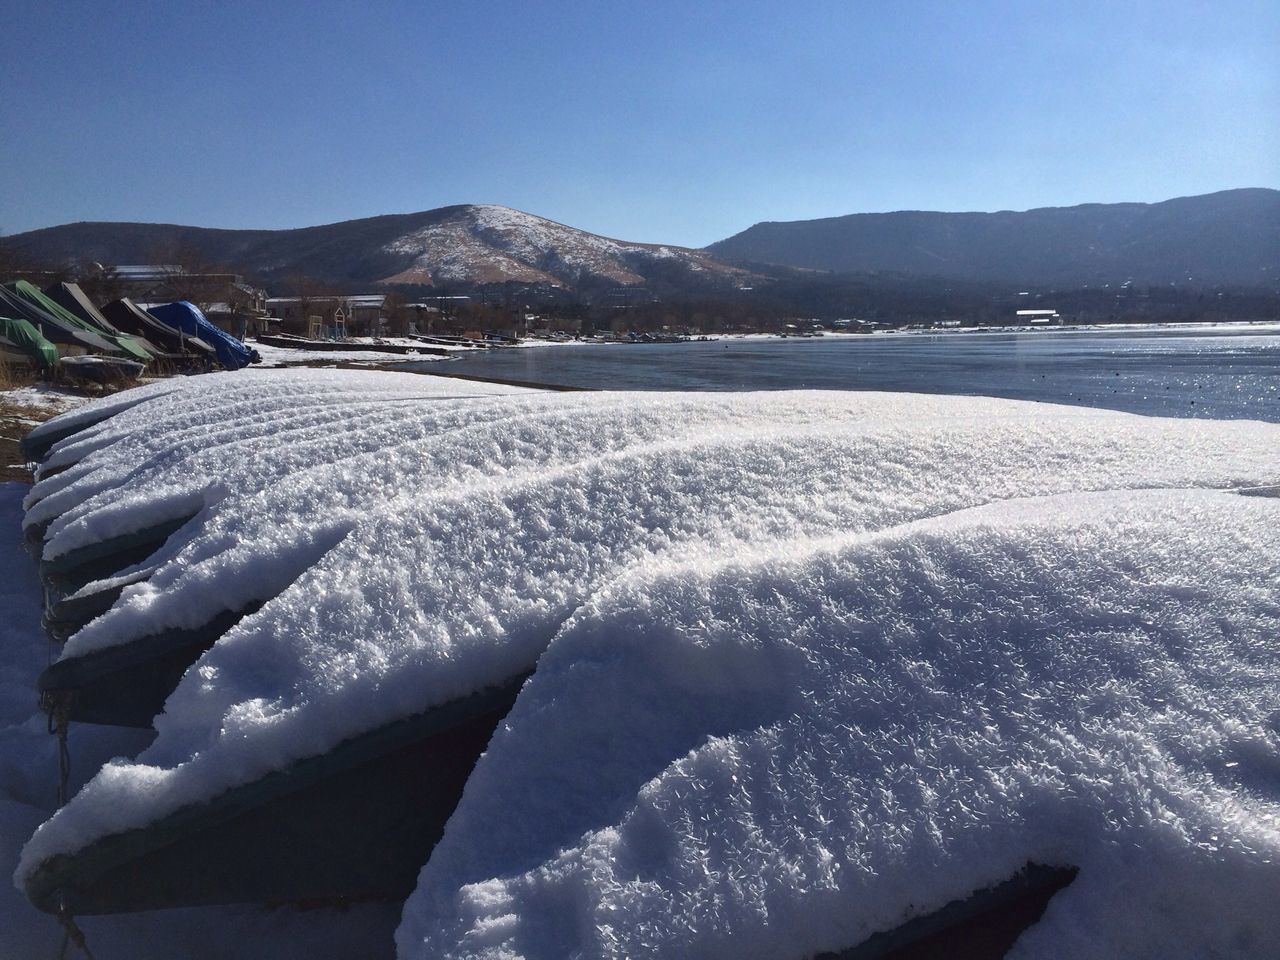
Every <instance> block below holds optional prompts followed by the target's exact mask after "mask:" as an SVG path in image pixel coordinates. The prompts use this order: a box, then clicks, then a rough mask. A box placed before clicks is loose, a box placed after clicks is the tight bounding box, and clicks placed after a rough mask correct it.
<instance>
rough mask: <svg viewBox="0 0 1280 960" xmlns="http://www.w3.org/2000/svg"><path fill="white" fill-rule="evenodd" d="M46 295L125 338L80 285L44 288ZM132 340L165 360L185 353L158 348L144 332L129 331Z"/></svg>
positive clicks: (76, 313) (91, 321)
mask: <svg viewBox="0 0 1280 960" xmlns="http://www.w3.org/2000/svg"><path fill="white" fill-rule="evenodd" d="M44 295H45V296H46V297H48V298H49V299H50V300H52V301H53V302H54V303H56V304H57V305H58V306H60V307H62V309H64V310H66V311H67V312H68V313H70V314H72V315H74V316H76V317H79V318H80V319H81V320H83V321H84V322H85V323H88V324H90V325H92V326H94V327H97V328H98V329H99V330H105V331H106V332H107V333H110V334H112V335H113V336H117V337H120V336H123V335H125V333H126V331H122V330H120V329H119V328H117V327H116V326H115V325H114V324H113V323H112V322H111V321H110V320H108V319H107V318H106V317H104V316H103V315H102V313H101V312H100V311H99V310H98V308H97V307H95V306H94V305H93V301H92V300H90V299H89V297H88V296H87V295H86V294H85V292H84V291H83V290H81V289H80V285H79V284H78V283H55V284H51V285H50V286H47V287H45V288H44ZM127 333H128V334H129V337H130V339H132V340H134V341H135V342H137V343H138V344H139V345H140V346H141V347H142V348H143V349H144V350H146V351H147V353H149V354H151V355H152V356H153V357H161V358H165V359H176V358H177V357H179V356H181V354H182V353H183V352H184V351H166V350H165V349H164V348H162V347H159V346H156V344H155V343H154V342H153V341H152V340H151V339H150V338H149V337H147V335H146V331H144V330H136V331H127Z"/></svg>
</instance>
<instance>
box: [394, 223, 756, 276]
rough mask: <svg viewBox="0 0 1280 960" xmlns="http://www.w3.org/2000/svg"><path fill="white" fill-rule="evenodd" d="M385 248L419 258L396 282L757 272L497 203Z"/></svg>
mask: <svg viewBox="0 0 1280 960" xmlns="http://www.w3.org/2000/svg"><path fill="white" fill-rule="evenodd" d="M383 250H384V251H385V252H386V253H388V254H390V255H392V256H395V257H408V258H411V260H410V262H409V263H408V265H407V266H406V268H405V269H403V270H401V271H399V272H398V273H396V274H394V275H392V276H389V277H384V278H382V279H383V280H384V281H385V282H388V283H421V284H429V285H433V286H438V285H441V284H455V283H458V284H477V285H478V284H492V283H507V282H517V283H529V284H547V285H549V286H558V287H566V288H577V287H579V286H582V285H583V284H584V283H586V284H600V283H607V284H611V285H615V286H633V285H644V284H646V283H647V282H648V281H649V279H650V277H651V276H652V275H653V273H654V272H655V268H656V269H658V270H661V271H665V272H668V273H670V272H671V271H672V269H673V268H674V270H676V271H687V272H689V273H693V274H705V275H707V277H708V278H713V279H714V278H723V279H724V280H732V279H735V278H738V277H748V276H749V274H748V273H747V272H746V271H744V270H740V269H738V268H735V267H731V266H729V265H728V264H725V263H722V262H721V261H719V260H717V259H716V258H715V257H714V256H712V255H711V254H709V253H706V252H705V251H702V250H691V249H688V248H686V247H674V246H668V245H665V244H664V245H659V244H647V243H628V242H626V241H622V240H613V239H610V238H608V237H602V236H598V235H597V234H594V233H587V232H586V231H583V230H577V229H575V228H573V227H568V226H565V225H564V224H562V223H556V222H555V221H553V220H547V219H544V218H543V217H536V216H533V215H532V214H528V213H523V212H521V211H519V210H512V209H511V208H510V207H501V206H496V205H493V204H475V205H467V206H462V207H455V208H452V212H451V213H450V215H449V216H448V217H446V218H444V219H443V220H440V221H439V222H436V223H431V224H428V225H427V226H424V227H422V228H420V229H418V230H414V231H412V232H410V233H406V234H405V235H403V236H401V237H397V238H396V239H395V240H393V241H391V242H390V243H388V244H386V245H385V246H384V248H383Z"/></svg>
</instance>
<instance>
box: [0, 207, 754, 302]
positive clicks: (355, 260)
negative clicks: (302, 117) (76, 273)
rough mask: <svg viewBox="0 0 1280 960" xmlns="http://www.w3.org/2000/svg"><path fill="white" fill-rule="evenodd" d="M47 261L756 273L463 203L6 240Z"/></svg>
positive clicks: (689, 283) (395, 278)
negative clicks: (334, 219) (258, 223)
mask: <svg viewBox="0 0 1280 960" xmlns="http://www.w3.org/2000/svg"><path fill="white" fill-rule="evenodd" d="M5 242H6V243H7V244H11V245H12V246H13V247H14V248H16V249H19V250H21V252H22V253H23V254H24V255H25V256H27V257H29V258H33V259H36V260H39V261H43V262H48V263H63V262H66V261H70V260H80V259H88V260H96V261H99V262H101V263H111V264H122V263H153V262H168V261H169V260H171V259H172V258H174V257H186V258H187V259H190V258H192V257H195V258H197V259H199V260H200V261H202V262H203V263H205V264H208V265H217V266H219V267H228V268H232V269H234V270H236V271H237V272H240V273H244V274H246V275H249V276H251V277H254V278H255V279H257V280H258V281H260V282H262V283H265V284H267V285H269V286H272V287H278V286H280V285H281V284H286V285H287V284H288V283H289V282H290V281H291V280H292V279H293V278H297V277H301V276H306V277H309V278H312V279H314V280H319V281H323V282H327V283H332V284H338V285H341V286H344V287H347V288H351V287H367V286H370V285H373V284H378V283H388V284H413V285H423V286H431V287H436V288H441V287H478V286H488V285H494V284H504V283H518V284H523V285H532V286H540V287H551V288H559V289H563V290H567V291H573V292H579V293H590V292H592V291H599V290H607V289H610V288H614V287H619V286H623V287H638V286H644V287H647V288H650V289H653V290H654V291H655V292H664V293H666V292H676V291H678V292H699V291H714V290H716V289H722V288H730V289H731V288H733V287H736V286H738V285H740V284H741V283H743V282H749V281H751V280H752V279H753V276H754V275H753V274H751V273H750V272H748V271H746V270H743V269H740V268H737V267H732V266H729V265H728V264H725V263H723V262H721V261H720V260H718V259H717V258H716V257H714V256H713V255H711V254H709V253H707V252H706V251H703V250H691V249H688V248H686V247H677V246H668V245H656V244H645V243H628V242H626V241H622V240H613V239H610V238H608V237H602V236H598V235H596V234H593V233H587V232H586V231H584V230H577V229H574V228H573V227H568V226H565V225H564V224H560V223H556V222H554V221H552V220H547V219H544V218H542V217H537V216H533V215H531V214H527V213H522V212H520V211H518V210H512V209H510V208H508V207H500V206H494V205H489V204H465V205H461V206H452V207H441V208H439V209H436V210H428V211H425V212H422V213H410V214H399V215H390V216H381V217H370V218H367V219H363V220H348V221H345V222H342V223H332V224H326V225H324V226H318V227H303V228H300V229H295V230H216V229H209V228H204V227H190V226H179V225H175V224H151V223H71V224H65V225H62V226H57V227H48V228H46V229H43V230H33V231H30V232H28V233H22V234H17V235H15V236H13V237H10V238H7V239H6V241H5Z"/></svg>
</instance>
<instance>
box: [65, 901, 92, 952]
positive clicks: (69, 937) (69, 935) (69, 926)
mask: <svg viewBox="0 0 1280 960" xmlns="http://www.w3.org/2000/svg"><path fill="white" fill-rule="evenodd" d="M58 922H59V923H60V924H62V949H61V950H59V951H58V960H67V947H69V946H70V945H71V944H73V943H74V944H75V945H76V946H77V947H78V948H79V949H80V952H81V953H83V954H84V955H85V956H86V957H88V960H93V951H92V950H90V949H89V944H88V943H86V942H85V939H84V931H83V930H81V929H80V928H79V927H78V926H77V925H76V918H75V917H73V916H72V915H71V911H70V910H68V909H67V904H66V901H65V900H64V901H63V902H62V903H60V904H59V905H58Z"/></svg>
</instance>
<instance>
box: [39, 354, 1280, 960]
mask: <svg viewBox="0 0 1280 960" xmlns="http://www.w3.org/2000/svg"><path fill="white" fill-rule="evenodd" d="M1277 449H1280V427H1277V426H1275V425H1268V424H1259V423H1244V422H1237V423H1231V422H1208V421H1185V420H1184V421H1179V420H1164V419H1155V418H1142V417H1136V416H1130V415H1125V414H1119V413H1114V412H1108V411H1090V410H1083V409H1079V408H1065V407H1056V406H1052V405H1047V404H1034V403H1023V402H1018V401H1008V400H992V399H986V398H961V397H928V396H910V395H894V394H872V393H837V392H826V393H824V392H803V393H747V394H731V393H724V394H701V395H681V394H655V393H579V394H550V393H534V392H520V391H517V390H514V389H512V388H505V387H498V386H493V385H486V384H474V383H466V384H459V383H457V382H453V381H440V380H437V379H435V378H430V377H418V376H413V375H405V374H384V373H375V372H365V371H360V372H356V371H268V372H264V373H263V374H262V375H261V376H255V377H253V378H243V377H231V376H226V375H221V374H218V375H213V376H210V377H199V378H190V379H186V380H181V381H177V380H172V381H163V382H157V383H154V384H150V385H148V386H145V387H141V388H137V389H135V390H132V391H128V392H127V393H125V394H121V395H117V396H115V397H112V398H109V399H107V400H103V401H99V402H97V403H95V404H93V405H90V406H88V407H85V408H82V409H81V410H78V411H76V412H74V413H72V414H69V415H66V416H64V417H61V418H58V419H56V420H53V421H50V422H49V423H48V424H46V425H43V426H42V427H40V428H38V429H37V430H36V431H34V432H33V433H32V435H31V436H30V437H29V438H28V454H29V455H31V456H33V457H36V458H39V459H41V460H42V466H41V468H40V471H39V476H38V482H37V484H36V485H35V487H34V488H33V489H32V491H31V494H30V496H29V497H28V498H27V502H26V508H27V509H26V516H25V520H24V524H25V530H26V533H27V535H28V537H29V538H30V540H31V542H32V543H33V544H35V545H37V547H38V551H39V554H40V562H41V572H42V576H43V578H44V581H45V584H46V587H47V590H48V596H49V607H48V620H49V624H50V633H51V636H52V638H53V640H54V642H55V643H56V644H57V650H56V655H55V660H54V662H53V664H52V665H51V666H50V667H49V668H48V669H47V670H45V672H44V674H43V675H42V676H41V679H40V689H41V693H42V695H43V697H44V702H45V704H46V705H47V707H48V709H49V710H50V713H51V715H52V717H53V720H54V727H55V728H56V729H59V730H61V731H64V732H65V731H67V729H68V726H69V727H70V728H71V729H70V736H71V738H72V742H73V744H74V737H75V727H76V725H77V724H79V723H108V724H118V725H132V726H140V727H148V726H149V727H152V728H154V730H155V731H156V734H157V735H156V738H155V740H154V742H153V743H152V744H151V745H150V746H149V747H147V749H146V750H145V751H144V752H143V753H142V754H140V755H139V756H138V757H136V758H134V759H131V760H126V759H117V760H115V761H112V762H111V763H109V764H108V765H106V766H105V767H103V769H102V770H101V771H100V772H99V773H98V774H97V776H96V777H94V778H93V779H92V780H91V781H90V782H89V783H88V785H87V786H86V787H85V788H84V789H83V790H82V791H81V792H80V793H79V794H78V795H77V796H75V797H74V798H72V799H71V800H70V802H69V803H68V804H67V805H66V806H65V807H63V808H62V809H61V810H60V811H59V812H58V813H57V814H56V815H55V816H54V817H52V819H50V820H49V821H48V822H47V823H46V824H45V825H44V826H42V827H41V828H40V829H39V831H38V832H37V833H36V834H35V836H34V837H33V838H32V839H31V841H30V842H29V843H28V845H27V847H26V849H25V851H24V854H23V859H22V863H21V865H20V866H19V869H18V874H17V880H18V882H19V884H20V885H21V887H22V888H23V889H24V890H25V891H26V893H27V895H28V896H29V897H30V898H31V900H32V901H33V902H34V903H35V904H36V905H37V906H39V907H40V908H42V909H45V910H49V911H51V912H58V913H62V914H64V915H65V914H67V913H75V914H94V913H109V912H123V911H140V910H151V909H157V908H166V907H176V906H184V905H197V904H217V903H235V902H246V901H249V902H257V903H271V904H279V903H284V902H299V903H307V904H310V905H313V906H314V905H316V904H318V903H331V904H349V903H351V902H354V901H358V900H366V899H396V900H404V899H405V898H408V901H407V905H406V908H405V911H404V920H403V924H402V927H401V929H400V932H399V935H398V946H399V950H400V953H401V955H402V956H403V957H404V958H405V960H410V958H413V960H425V958H426V957H437V956H450V957H476V956H486V957H495V958H496V957H515V956H525V957H547V958H551V957H559V956H568V955H581V956H644V955H664V956H666V955H669V956H678V955H682V956H704V955H706V956H711V955H715V956H741V955H746V954H748V953H750V954H751V955H754V956H769V957H778V958H796V960H798V958H800V957H811V956H813V955H815V954H819V953H821V952H823V951H838V950H845V949H850V950H853V951H862V952H850V953H847V954H844V955H846V956H866V955H870V954H869V953H867V952H866V950H864V949H863V947H859V946H858V945H859V944H862V945H864V947H867V949H871V948H874V950H879V951H881V952H883V950H884V949H888V946H901V945H903V944H905V943H907V942H909V941H912V940H919V939H921V938H923V937H925V936H930V935H934V934H939V933H940V934H941V935H942V936H944V937H947V936H951V937H952V938H953V939H954V937H955V936H956V934H954V933H949V932H948V931H954V930H955V929H957V927H958V925H959V924H961V923H962V922H965V921H967V920H972V919H973V918H974V917H979V918H982V917H989V916H990V915H993V914H996V915H1001V916H1005V917H1006V918H1007V917H1008V916H1010V915H1013V913H1015V912H1016V911H1013V910H1012V909H1011V907H1010V904H1011V903H1012V902H1013V900H1017V901H1018V902H1021V900H1022V899H1023V898H1024V895H1026V896H1031V897H1032V898H1033V899H1034V898H1035V897H1041V900H1040V901H1039V907H1037V910H1038V909H1040V908H1042V907H1043V901H1044V900H1047V899H1048V898H1049V897H1051V896H1054V895H1055V893H1056V891H1058V890H1059V889H1061V888H1063V887H1064V885H1067V884H1070V886H1069V887H1067V890H1066V891H1065V892H1067V893H1070V891H1077V893H1076V894H1074V896H1075V897H1076V899H1075V900H1074V901H1073V908H1072V909H1067V910H1063V911H1060V913H1061V914H1062V916H1065V917H1069V918H1070V917H1074V918H1075V919H1074V920H1073V921H1072V923H1074V927H1073V928H1072V929H1077V930H1079V929H1090V930H1092V929H1095V927H1097V928H1098V929H1103V930H1106V931H1108V932H1107V933H1106V935H1107V936H1111V937H1112V938H1113V939H1114V940H1115V941H1116V942H1121V941H1123V939H1124V937H1125V936H1126V928H1125V927H1124V924H1125V923H1127V922H1130V921H1132V920H1133V916H1134V915H1133V914H1130V915H1129V916H1127V917H1126V916H1125V915H1123V914H1120V913H1111V912H1108V910H1109V906H1108V905H1109V904H1114V903H1121V902H1124V900H1125V898H1124V897H1121V896H1119V892H1120V891H1126V892H1128V893H1129V894H1133V893H1134V892H1135V891H1140V892H1142V893H1143V896H1144V898H1145V899H1144V900H1143V901H1142V902H1143V904H1144V905H1145V906H1143V908H1142V909H1143V910H1152V911H1155V910H1159V909H1162V908H1161V907H1160V904H1161V903H1164V902H1166V901H1168V902H1170V903H1175V906H1176V902H1177V897H1179V896H1183V895H1184V894H1185V892H1186V891H1199V892H1198V893H1197V894H1196V895H1197V896H1202V895H1204V891H1205V889H1206V888H1210V887H1213V884H1212V883H1209V882H1208V881H1209V880H1212V879H1213V878H1215V877H1216V878H1218V885H1219V886H1220V887H1222V888H1224V889H1227V890H1232V891H1234V892H1235V893H1236V894H1237V895H1239V893H1240V892H1241V891H1242V890H1245V889H1246V888H1247V887H1248V884H1249V883H1252V885H1253V886H1252V887H1251V888H1250V889H1259V890H1271V891H1273V890H1274V889H1275V883H1276V882H1277V880H1278V879H1280V877H1278V875H1277V869H1276V867H1275V866H1274V864H1276V863H1280V856H1277V853H1278V852H1280V850H1278V848H1280V840H1278V839H1277V838H1276V837H1275V836H1274V826H1273V823H1274V819H1273V815H1274V814H1276V813H1277V812H1280V809H1278V807H1277V802H1280V798H1278V797H1277V796H1276V790H1275V784H1274V770H1275V769H1276V768H1275V766H1274V763H1275V753H1276V751H1275V743H1274V737H1275V728H1274V724H1275V715H1274V704H1275V702H1276V701H1275V697H1276V696H1277V695H1280V687H1277V682H1276V679H1275V678H1276V677H1277V676H1280V672H1278V671H1280V655H1277V653H1276V652H1275V647H1274V642H1273V640H1274V635H1275V631H1276V630H1277V629H1280V588H1278V587H1277V583H1280V567H1278V566H1277V560H1276V558H1277V557H1278V556H1280V534H1278V533H1277V531H1280V500H1277V499H1276V498H1275V497H1274V496H1273V495H1268V493H1267V491H1269V490H1270V491H1274V488H1275V484H1277V483H1278V482H1280V474H1278V473H1277V461H1276V458H1275V452H1276V450H1277ZM1032 493H1034V496H1031V494H1032ZM1241 494H1250V495H1248V496H1244V495H1241ZM1268 831H1270V832H1268ZM1027 864H1032V866H1030V867H1028V866H1027ZM1077 870H1078V875H1077ZM1126 871H1128V872H1126ZM1223 878H1226V879H1225V880H1224V879H1223ZM1010 884H1012V886H1010ZM1011 898H1013V900H1011ZM1258 899H1259V900H1261V899H1262V898H1258ZM766 904H767V906H768V910H767V911H766V910H764V909H763V906H764V905H766ZM956 904H960V906H956ZM1073 911H1074V912H1073ZM1176 912H1177V911H1176V910H1175V911H1174V913H1175V914H1176ZM1244 913H1247V914H1248V915H1249V917H1250V918H1252V919H1254V920H1257V919H1258V918H1259V917H1261V918H1262V920H1261V921H1260V922H1265V921H1266V916H1267V914H1266V913H1265V912H1263V911H1248V910H1246V911H1244ZM1033 914H1034V911H1033ZM1207 915H1208V914H1202V916H1207ZM1241 915H1242V913H1241V911H1232V910H1221V911H1218V910H1216V909H1215V910H1214V911H1213V912H1212V916H1213V918H1214V922H1213V923H1208V924H1202V925H1201V928H1199V929H1197V930H1196V931H1194V933H1195V934H1196V935H1197V936H1199V937H1201V938H1202V939H1201V940H1200V941H1197V943H1198V945H1199V946H1200V947H1204V948H1205V949H1203V950H1202V951H1201V952H1202V953H1203V954H1205V955H1210V954H1213V953H1214V952H1215V950H1214V949H1213V948H1214V947H1215V944H1216V943H1218V941H1215V940H1213V939H1212V938H1213V937H1218V939H1219V940H1220V941H1221V942H1222V943H1227V944H1230V943H1235V942H1238V941H1239V939H1240V936H1241V935H1242V934H1241V929H1240V924H1239V921H1238V918H1239V916H1241ZM1032 920H1034V915H1033V916H1032V917H1031V918H1030V920H1023V921H1022V926H1025V925H1026V923H1027V922H1031V921H1032ZM1050 920H1052V916H1050ZM987 922H988V921H987V920H982V923H987ZM991 922H994V921H991ZM912 924H915V926H912ZM1108 924H1110V925H1112V926H1111V927H1108V926H1107V925H1108ZM1273 926H1274V924H1273ZM1020 929H1021V926H1019V927H1017V930H1020ZM1017 930H1015V932H1014V935H1015V936H1016V933H1017ZM1130 932H1131V931H1130ZM1255 932H1256V931H1255ZM1267 932H1268V931H1263V934H1266V933H1267ZM1219 934H1220V936H1219ZM1206 936H1207V937H1210V941H1205V940H1203V938H1204V937H1206ZM1261 936H1262V939H1260V940H1258V941H1257V942H1259V943H1269V942H1274V939H1273V938H1272V939H1267V937H1266V936H1265V935H1261ZM877 937H879V938H880V939H879V940H876V939H875V938H877ZM886 937H887V938H889V939H888V940H886V939H885V938H886ZM1131 939H1132V937H1131ZM646 944H647V947H646ZM886 944H887V945H888V946H886ZM1218 952H1225V951H1218ZM877 955H879V954H877Z"/></svg>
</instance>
